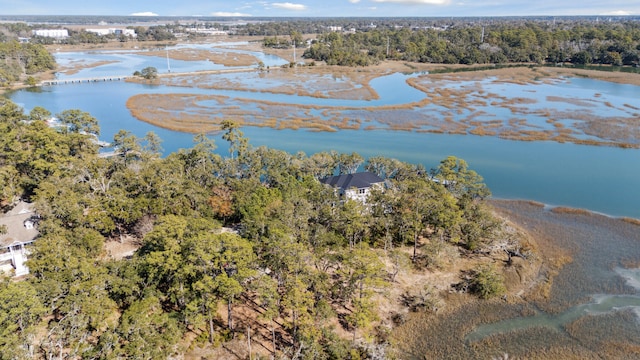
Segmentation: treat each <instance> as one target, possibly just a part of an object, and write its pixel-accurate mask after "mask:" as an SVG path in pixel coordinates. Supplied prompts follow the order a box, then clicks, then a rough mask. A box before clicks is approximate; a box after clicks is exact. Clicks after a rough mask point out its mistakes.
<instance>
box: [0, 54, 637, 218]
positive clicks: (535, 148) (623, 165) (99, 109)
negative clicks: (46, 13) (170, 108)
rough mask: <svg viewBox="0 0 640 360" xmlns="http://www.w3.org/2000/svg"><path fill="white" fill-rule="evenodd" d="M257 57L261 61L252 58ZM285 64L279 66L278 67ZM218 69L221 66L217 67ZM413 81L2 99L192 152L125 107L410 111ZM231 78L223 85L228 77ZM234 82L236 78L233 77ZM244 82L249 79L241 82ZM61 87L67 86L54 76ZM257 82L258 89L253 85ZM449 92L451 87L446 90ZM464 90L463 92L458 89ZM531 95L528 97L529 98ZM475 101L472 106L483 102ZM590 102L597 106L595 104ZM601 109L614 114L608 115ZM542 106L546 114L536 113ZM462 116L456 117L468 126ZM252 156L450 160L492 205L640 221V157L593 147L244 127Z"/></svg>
mask: <svg viewBox="0 0 640 360" xmlns="http://www.w3.org/2000/svg"><path fill="white" fill-rule="evenodd" d="M257 55H259V53H257ZM56 56H57V59H58V61H60V62H62V63H64V62H70V61H72V59H75V58H77V57H78V54H77V53H75V54H73V53H61V54H57V55H56ZM260 56H262V58H263V59H264V60H266V62H267V63H268V64H270V65H271V66H275V65H276V64H278V60H277V58H266V57H265V56H264V55H260ZM82 58H83V59H85V60H86V61H88V62H91V61H102V60H118V61H119V62H118V63H115V64H108V65H104V66H98V67H95V68H90V69H85V70H82V71H81V72H79V73H77V74H74V75H69V77H71V78H73V77H76V78H84V77H91V76H100V75H107V74H114V73H115V74H121V73H123V72H124V73H125V74H128V73H132V72H133V71H135V70H139V69H141V68H143V67H146V66H157V67H158V69H162V67H163V64H166V59H163V58H159V57H149V56H140V55H135V54H132V53H129V52H123V51H119V52H99V53H89V54H84V55H83V57H82ZM279 61H280V62H283V60H282V59H280V60H279ZM211 66H214V65H211V63H210V62H207V61H205V62H199V61H195V62H180V61H173V60H172V70H174V69H175V70H174V71H176V72H178V71H180V72H182V71H193V70H202V69H209V68H210V67H211ZM216 66H217V65H216ZM417 75H418V74H391V75H388V76H384V77H381V78H378V79H375V80H374V81H372V82H371V86H372V87H373V88H374V89H375V90H376V91H377V92H378V93H379V95H380V98H379V99H376V100H369V101H366V100H335V99H317V98H312V97H305V96H297V95H284V94H269V93H264V92H249V91H224V90H210V89H199V88H184V87H169V86H153V85H144V84H133V83H126V82H102V83H84V84H71V85H59V86H53V87H45V88H42V89H39V90H38V91H29V90H21V91H16V92H13V93H9V94H8V96H9V97H10V98H11V99H12V100H13V101H15V102H16V103H18V104H20V105H22V106H23V107H24V108H25V110H26V111H29V110H30V109H31V108H33V107H34V106H43V107H45V108H47V109H49V110H50V111H51V112H52V113H54V114H55V113H58V112H61V111H63V110H67V109H80V110H83V111H87V112H89V113H91V114H92V115H93V116H95V117H96V118H97V119H98V120H99V122H100V126H101V129H102V134H101V138H102V139H104V140H110V139H112V137H113V135H114V134H115V133H116V132H117V131H118V130H120V129H126V130H129V131H131V132H132V133H133V134H135V135H137V136H144V135H145V134H146V133H147V132H148V131H154V132H156V133H157V134H158V135H159V136H160V137H161V138H162V139H163V148H164V150H165V152H167V153H168V152H172V151H176V150H178V149H180V148H188V147H191V146H192V138H193V135H191V134H185V133H178V132H173V131H169V130H165V129H162V128H158V127H155V126H152V125H149V124H147V123H144V122H141V121H138V120H137V119H135V118H133V117H132V116H131V114H130V112H129V110H128V109H127V108H126V106H125V103H126V101H127V99H128V98H129V97H131V96H133V95H136V94H141V93H165V94H166V93H185V94H187V93H188V94H194V93H197V94H214V95H225V96H231V97H233V98H244V99H256V100H269V101H276V102H283V103H289V104H320V105H325V106H337V105H341V106H350V107H351V108H352V109H357V108H358V107H367V106H379V105H394V104H405V103H410V102H416V101H419V100H421V99H423V98H425V96H426V95H425V94H424V93H422V92H420V91H418V90H416V89H414V88H412V87H410V86H408V85H407V83H406V79H407V78H408V77H412V76H417ZM225 76H227V75H225ZM233 76H238V75H237V74H234V75H233ZM247 76H254V75H251V74H247ZM60 77H64V76H63V75H60ZM259 79H260V78H259V77H258V76H256V77H255V81H259ZM481 85H482V88H483V89H484V91H485V93H496V94H498V95H499V96H501V97H509V96H512V97H517V96H524V95H526V94H529V96H530V97H531V96H533V97H534V98H536V99H538V100H539V102H538V103H536V104H532V105H527V106H528V107H530V108H531V109H533V110H535V109H536V107H540V106H549V105H548V104H546V103H545V98H546V97H547V96H558V97H572V98H573V97H575V98H581V99H584V100H585V101H590V102H592V103H593V104H594V106H593V107H591V106H590V107H589V108H593V109H591V110H590V111H596V112H611V113H612V114H614V115H619V114H618V112H619V110H617V109H618V108H622V107H624V104H633V105H634V106H640V104H639V103H638V101H637V100H636V99H637V98H638V97H637V94H640V90H639V88H638V87H635V86H630V85H620V84H613V83H606V82H602V81H596V80H590V79H572V80H571V81H570V82H558V83H555V84H539V85H527V86H523V85H516V84H508V83H498V84H492V83H491V82H490V81H487V82H483V83H482V84H481ZM446 86H454V85H451V84H448V85H446ZM459 86H469V84H466V85H465V84H464V83H462V84H459ZM532 94H533V95H532ZM481 95H482V94H475V95H473V96H481ZM594 99H596V100H594ZM605 103H609V104H612V106H613V108H612V107H611V106H605V105H604V104H605ZM541 104H542V105H541ZM553 106H557V107H558V108H561V109H565V110H567V111H579V109H580V107H579V106H577V105H571V104H567V103H564V102H561V103H554V104H553ZM478 110H483V111H485V112H487V113H488V114H489V115H487V116H486V118H487V119H491V118H495V117H502V116H507V114H505V113H504V112H505V110H504V108H492V107H491V106H490V105H487V106H485V107H478ZM416 111H422V112H434V114H435V115H434V116H438V114H439V111H441V109H440V110H439V109H432V108H429V107H427V108H424V109H421V110H416ZM466 114H467V113H466V112H462V113H461V114H460V115H457V116H466ZM527 122H528V123H531V126H539V125H543V123H544V121H542V120H541V118H540V116H539V115H530V116H528V117H527ZM243 131H244V133H245V134H246V136H247V137H248V138H249V139H250V142H251V143H252V144H253V145H254V146H259V145H267V146H270V147H274V148H278V149H282V150H286V151H289V152H292V153H295V152H298V151H304V152H305V153H307V154H311V153H315V152H318V151H329V150H337V151H339V152H349V153H350V152H354V151H355V152H358V153H360V154H361V155H363V156H365V157H369V156H377V155H383V156H388V157H394V158H397V159H400V160H403V161H408V162H412V163H421V164H424V165H425V166H426V167H427V168H432V167H435V166H437V164H438V162H439V161H440V160H441V159H443V158H445V157H446V156H449V155H454V156H457V157H460V158H463V159H465V160H466V161H467V162H468V163H469V164H470V166H471V167H472V168H473V169H474V170H476V171H478V172H479V173H480V174H481V175H482V176H483V177H484V178H485V181H486V183H487V184H488V186H489V187H490V189H491V190H492V192H493V195H494V197H498V198H509V199H531V200H535V201H539V202H543V203H547V204H550V205H558V206H571V207H578V208H585V209H589V210H592V211H596V212H601V213H605V214H609V215H612V216H628V217H636V218H640V207H639V206H637V204H638V203H640V191H638V190H637V185H638V184H640V166H637V164H639V163H640V161H639V160H640V150H635V149H621V148H615V147H593V146H584V145H574V144H560V143H556V142H544V141H538V142H520V141H509V140H501V139H498V138H494V137H478V136H471V135H441V134H430V133H418V132H406V131H389V130H376V131H364V130H355V131H354V130H342V131H338V132H335V133H326V132H323V133H318V132H310V131H303V130H298V131H295V130H273V129H269V128H255V127H246V128H244V129H243ZM213 137H214V139H215V140H216V142H217V144H218V145H219V147H220V149H219V151H220V153H221V154H226V153H227V152H226V145H227V144H226V143H225V142H224V141H222V140H221V138H220V136H219V135H213Z"/></svg>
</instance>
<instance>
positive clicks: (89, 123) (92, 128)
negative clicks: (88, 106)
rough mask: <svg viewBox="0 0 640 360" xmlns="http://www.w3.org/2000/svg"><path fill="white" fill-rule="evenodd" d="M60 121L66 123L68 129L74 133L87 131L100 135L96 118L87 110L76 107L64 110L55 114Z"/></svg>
mask: <svg viewBox="0 0 640 360" xmlns="http://www.w3.org/2000/svg"><path fill="white" fill-rule="evenodd" d="M56 117H57V118H58V119H59V120H60V122H61V123H63V124H65V125H67V127H68V128H69V131H71V132H76V133H83V132H84V133H88V134H94V135H100V126H99V125H98V119H96V118H94V117H93V116H91V114H89V113H88V112H85V111H81V110H78V109H73V110H65V111H63V112H61V113H59V114H57V115H56Z"/></svg>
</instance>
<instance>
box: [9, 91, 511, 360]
mask: <svg viewBox="0 0 640 360" xmlns="http://www.w3.org/2000/svg"><path fill="white" fill-rule="evenodd" d="M50 116H51V114H50V113H49V112H48V111H47V110H46V109H43V108H41V107H36V108H34V109H33V110H32V111H31V112H30V113H29V114H25V113H23V111H22V109H20V108H19V107H18V106H17V105H15V104H14V103H12V102H10V101H8V100H4V101H2V103H1V106H0V135H1V136H0V186H1V188H0V201H1V205H2V207H3V208H5V209H6V208H10V207H11V206H12V205H13V204H15V203H16V201H17V200H18V199H26V200H29V201H33V202H34V206H35V209H36V211H37V214H38V215H39V223H38V229H39V232H40V235H39V237H38V239H37V241H36V242H35V244H34V246H33V247H32V248H31V255H30V259H29V262H28V266H29V268H30V271H31V275H30V276H29V277H28V278H27V279H26V280H24V281H19V282H11V281H8V280H5V281H0V300H2V301H0V314H2V315H1V316H0V358H22V357H43V358H59V357H62V358H74V359H75V358H91V359H120V358H154V359H155V358H167V357H170V356H172V355H175V354H181V353H184V352H185V351H187V347H188V346H189V345H190V343H189V342H185V341H186V340H185V339H186V338H189V339H193V338H194V337H195V340H193V344H191V346H193V345H194V344H195V345H197V344H206V343H210V344H212V345H213V346H216V345H219V344H221V343H223V342H225V341H229V340H231V339H233V338H234V337H237V336H241V334H246V333H247V332H248V331H250V329H248V327H251V328H252V329H253V330H254V331H255V330H256V329H266V330H264V331H263V333H262V335H261V337H260V341H261V342H262V344H263V345H264V346H265V347H266V348H267V350H268V351H270V352H272V353H273V355H274V356H275V357H277V358H279V357H285V358H292V357H304V358H332V359H348V358H351V359H355V358H362V357H367V356H369V357H373V356H382V355H383V354H382V355H381V352H384V349H385V347H386V346H387V345H388V343H387V337H388V333H389V329H388V328H386V327H384V326H376V325H377V324H380V322H379V320H381V319H379V315H378V314H379V312H378V311H377V306H378V305H377V303H376V301H375V298H376V296H382V295H381V294H382V293H383V292H384V291H385V289H387V288H388V287H389V286H390V283H391V282H392V281H393V280H394V277H395V276H396V274H397V273H398V271H399V269H401V268H403V267H406V266H415V267H418V268H425V267H426V268H430V267H431V268H437V267H438V266H439V264H440V263H439V261H440V256H441V255H440V254H441V253H443V252H445V249H446V248H449V249H455V252H456V253H458V252H460V253H461V254H465V253H467V252H469V251H474V250H476V251H477V250H480V249H486V248H487V247H490V246H495V243H494V242H495V239H496V238H497V237H498V234H499V232H500V229H501V223H500V221H498V220H497V219H496V218H494V216H493V215H492V214H491V212H490V211H489V210H488V209H487V208H486V207H485V205H484V204H483V202H482V201H481V199H482V198H483V197H485V196H488V195H489V191H488V189H487V187H486V186H485V185H484V183H483V182H482V178H481V177H480V176H479V175H478V174H477V173H475V172H474V171H472V170H470V169H469V168H468V166H467V164H466V163H465V162H464V161H463V160H461V159H456V158H454V157H449V158H446V159H444V160H443V161H442V162H441V163H440V165H439V166H438V167H437V168H435V169H433V170H431V171H427V170H426V169H424V168H422V167H421V166H417V165H412V164H407V163H403V162H400V161H397V160H393V159H387V158H382V157H374V158H370V159H368V161H366V162H365V160H364V159H363V158H362V157H361V156H359V155H358V154H355V153H354V154H338V153H335V152H323V153H317V154H314V155H311V156H307V155H305V154H301V153H299V154H295V155H292V154H289V153H286V152H284V151H280V150H275V149H270V148H266V147H258V148H254V147H252V146H251V145H250V144H249V142H248V139H247V138H245V137H244V135H243V134H242V132H241V131H240V129H239V128H238V127H237V126H236V124H234V123H233V122H229V121H225V122H223V124H222V130H223V132H224V135H223V139H224V140H225V141H227V142H228V143H229V154H228V156H227V157H222V156H220V155H218V154H216V153H215V149H216V145H215V143H214V142H213V141H212V140H210V139H208V138H207V137H205V136H203V135H198V136H196V137H195V138H194V141H195V145H194V146H193V147H192V148H189V149H183V150H180V151H178V152H175V153H171V154H169V155H167V156H166V157H161V156H160V152H161V143H160V140H159V139H158V137H157V136H156V135H154V134H153V133H149V134H147V135H146V136H145V137H144V138H137V137H135V136H133V135H132V134H130V133H129V132H127V131H120V132H118V133H117V134H116V135H115V136H114V139H113V144H114V145H115V146H116V147H117V155H116V156H113V157H106V158H105V157H100V156H98V148H97V145H96V144H95V141H94V140H93V139H95V137H94V135H95V136H97V135H99V128H98V126H97V120H96V119H95V118H94V117H92V116H91V115H90V114H88V113H85V112H82V111H80V110H67V111H64V112H62V113H60V114H57V117H58V118H59V119H60V122H61V126H59V127H57V128H53V127H50V126H48V125H47V124H46V123H45V121H44V120H45V119H48V118H49V117H50ZM362 165H364V167H365V169H367V170H369V171H372V172H374V173H376V174H378V175H379V176H381V177H382V178H384V179H385V180H386V181H387V186H386V190H384V191H382V190H379V191H374V192H373V193H372V195H371V196H370V197H369V200H368V203H367V204H366V205H365V204H363V203H360V202H357V201H354V200H348V199H341V198H340V197H339V195H337V193H336V191H334V189H333V188H330V187H328V186H326V185H323V184H322V183H321V182H319V181H318V179H319V178H323V177H326V176H329V175H332V174H334V173H351V172H354V171H356V170H357V169H358V168H360V167H361V166H362ZM222 226H227V227H232V228H235V229H236V230H237V231H236V232H233V231H231V232H229V231H222ZM129 237H133V238H135V239H137V240H136V241H138V242H139V243H140V248H139V249H138V250H137V251H136V252H135V254H134V255H133V256H132V257H130V258H127V259H112V258H110V257H109V256H108V254H105V250H104V245H105V242H107V241H121V240H123V239H125V238H129ZM424 239H428V241H427V242H426V243H424V244H423V246H421V247H418V246H417V245H418V243H419V242H422V241H423V240H424ZM425 244H426V245H425ZM512 245H513V246H517V244H516V243H513V244H512ZM518 252H520V249H518ZM474 279H475V280H474ZM487 279H489V280H487ZM421 285H422V286H424V285H426V284H421ZM468 288H469V289H471V290H472V291H474V292H477V293H478V294H479V296H481V297H491V296H494V295H496V294H499V293H501V292H502V291H504V287H503V285H502V283H501V282H500V279H499V277H497V276H496V273H495V271H494V269H492V268H486V267H482V268H479V269H478V271H477V273H476V277H475V278H472V280H470V284H469V286H468ZM420 299H422V300H415V298H414V300H412V301H411V304H407V306H411V307H412V308H421V307H422V308H424V307H426V308H430V307H429V304H430V300H429V298H425V297H422V298H420ZM431 300H433V299H431ZM387 301H389V300H387ZM221 306H224V307H223V308H224V309H225V310H224V313H225V315H224V316H221V315H219V314H220V310H221ZM239 309H240V310H241V313H242V314H243V315H242V316H239V315H238V314H237V313H236V312H238V310H239ZM247 314H249V315H247ZM43 319H46V321H43ZM338 324H339V325H338ZM336 326H339V327H342V328H343V329H342V330H340V331H338V330H339V329H336ZM344 331H349V332H350V333H351V334H352V335H351V336H350V338H345V337H344V336H340V335H339V334H340V333H344ZM256 336H257V335H256ZM378 358H380V357H378Z"/></svg>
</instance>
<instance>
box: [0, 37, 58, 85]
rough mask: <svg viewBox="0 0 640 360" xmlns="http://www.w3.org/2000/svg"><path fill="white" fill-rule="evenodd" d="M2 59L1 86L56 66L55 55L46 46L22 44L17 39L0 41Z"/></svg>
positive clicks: (0, 65) (0, 64)
mask: <svg viewBox="0 0 640 360" xmlns="http://www.w3.org/2000/svg"><path fill="white" fill-rule="evenodd" d="M0 59H1V61H0V86H7V85H9V84H11V83H13V82H16V81H20V80H26V76H28V75H33V74H36V73H39V72H44V71H48V70H54V69H55V68H56V61H55V59H54V57H53V56H52V55H51V54H50V53H49V52H48V51H47V49H45V47H44V46H42V45H38V44H21V43H19V42H17V41H15V40H13V41H8V42H0Z"/></svg>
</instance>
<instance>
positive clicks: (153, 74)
mask: <svg viewBox="0 0 640 360" xmlns="http://www.w3.org/2000/svg"><path fill="white" fill-rule="evenodd" d="M133 76H140V77H141V78H143V79H147V80H153V79H156V78H157V77H158V69H156V68H155V67H153V66H147V67H146V68H144V69H142V70H141V71H136V72H134V73H133Z"/></svg>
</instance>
